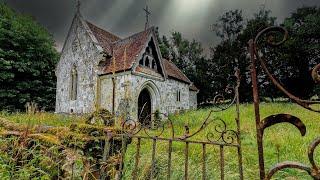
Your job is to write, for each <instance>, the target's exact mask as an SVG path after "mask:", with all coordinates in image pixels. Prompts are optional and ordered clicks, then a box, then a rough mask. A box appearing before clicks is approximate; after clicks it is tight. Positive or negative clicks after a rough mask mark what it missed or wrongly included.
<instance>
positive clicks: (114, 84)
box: [112, 77, 116, 115]
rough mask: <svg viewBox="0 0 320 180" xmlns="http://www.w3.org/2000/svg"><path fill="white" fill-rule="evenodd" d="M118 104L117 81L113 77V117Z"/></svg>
mask: <svg viewBox="0 0 320 180" xmlns="http://www.w3.org/2000/svg"><path fill="white" fill-rule="evenodd" d="M115 104H116V79H115V77H112V115H115Z"/></svg>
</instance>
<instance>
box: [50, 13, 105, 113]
mask: <svg viewBox="0 0 320 180" xmlns="http://www.w3.org/2000/svg"><path fill="white" fill-rule="evenodd" d="M86 26H87V25H86V24H85V23H83V22H82V19H81V17H79V16H76V17H75V18H74V20H73V23H72V26H71V29H70V32H69V35H68V38H67V40H66V42H65V45H64V48H63V51H62V54H61V58H60V61H59V63H58V65H57V67H56V76H57V91H56V112H58V113H70V112H71V110H72V111H73V112H74V113H88V112H91V111H93V110H94V104H95V98H96V97H95V95H96V87H97V74H98V72H97V69H98V68H97V66H98V63H99V61H100V60H102V59H103V58H104V57H103V54H101V49H99V48H98V47H97V46H96V45H95V43H94V41H93V40H92V37H91V36H90V34H89V33H88V31H87V29H88V27H86ZM73 67H76V70H77V74H78V83H77V84H78V85H77V98H76V100H71V98H70V89H71V70H72V68H73Z"/></svg>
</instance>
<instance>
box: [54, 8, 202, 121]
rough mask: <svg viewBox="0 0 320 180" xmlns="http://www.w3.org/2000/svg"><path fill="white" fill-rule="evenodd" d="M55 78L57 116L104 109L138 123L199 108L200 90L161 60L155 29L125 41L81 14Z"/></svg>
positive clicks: (69, 33)
mask: <svg viewBox="0 0 320 180" xmlns="http://www.w3.org/2000/svg"><path fill="white" fill-rule="evenodd" d="M56 76H57V91H56V112H57V113H77V114H78V113H79V114H81V113H89V112H93V111H94V110H96V109H99V108H104V109H107V110H109V111H110V112H112V113H114V114H115V115H121V114H123V113H125V114H126V115H127V116H129V117H131V118H132V119H137V118H138V116H139V117H140V118H141V117H142V118H145V117H146V116H147V115H148V114H151V113H154V112H160V113H164V114H169V113H174V112H176V111H180V110H187V109H194V108H196V107H197V93H198V89H197V88H196V87H195V86H194V85H193V83H192V82H191V81H190V80H189V79H188V77H186V76H185V75H184V74H183V72H182V71H181V70H179V69H178V68H177V66H175V64H174V63H172V62H171V61H169V60H166V59H164V58H162V56H161V52H160V49H159V45H158V42H157V38H156V32H155V28H154V27H151V28H146V30H145V31H142V32H139V33H136V34H134V35H132V36H130V37H127V38H121V37H119V36H116V35H114V34H112V33H110V32H108V31H106V30H104V29H102V28H99V27H97V26H96V25H94V24H92V23H90V22H88V21H86V20H85V19H84V18H83V17H82V15H81V13H80V11H79V10H78V11H77V13H76V15H75V16H74V19H73V21H72V25H71V27H70V29H69V32H68V36H67V38H66V41H65V43H64V46H63V49H62V53H61V57H60V60H59V62H58V64H57V66H56Z"/></svg>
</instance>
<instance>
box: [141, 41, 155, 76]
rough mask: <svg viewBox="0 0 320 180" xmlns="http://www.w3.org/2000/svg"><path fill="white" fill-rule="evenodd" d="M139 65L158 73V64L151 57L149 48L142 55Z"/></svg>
mask: <svg viewBox="0 0 320 180" xmlns="http://www.w3.org/2000/svg"><path fill="white" fill-rule="evenodd" d="M139 65H141V66H144V67H147V68H149V69H152V70H154V71H156V72H158V64H157V62H156V59H155V58H154V57H153V54H152V48H151V47H150V46H148V47H147V48H146V49H145V53H144V54H143V57H142V59H141V60H140V61H139Z"/></svg>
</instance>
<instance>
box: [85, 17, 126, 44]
mask: <svg viewBox="0 0 320 180" xmlns="http://www.w3.org/2000/svg"><path fill="white" fill-rule="evenodd" d="M85 22H86V23H88V24H90V25H92V26H95V27H96V28H98V29H99V30H101V31H104V32H107V33H109V34H110V35H112V36H114V37H116V38H118V39H120V40H121V39H122V38H121V37H120V36H118V35H116V34H114V33H112V32H110V31H107V30H105V29H103V28H101V27H100V26H97V25H95V24H93V23H91V22H90V21H88V20H85Z"/></svg>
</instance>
